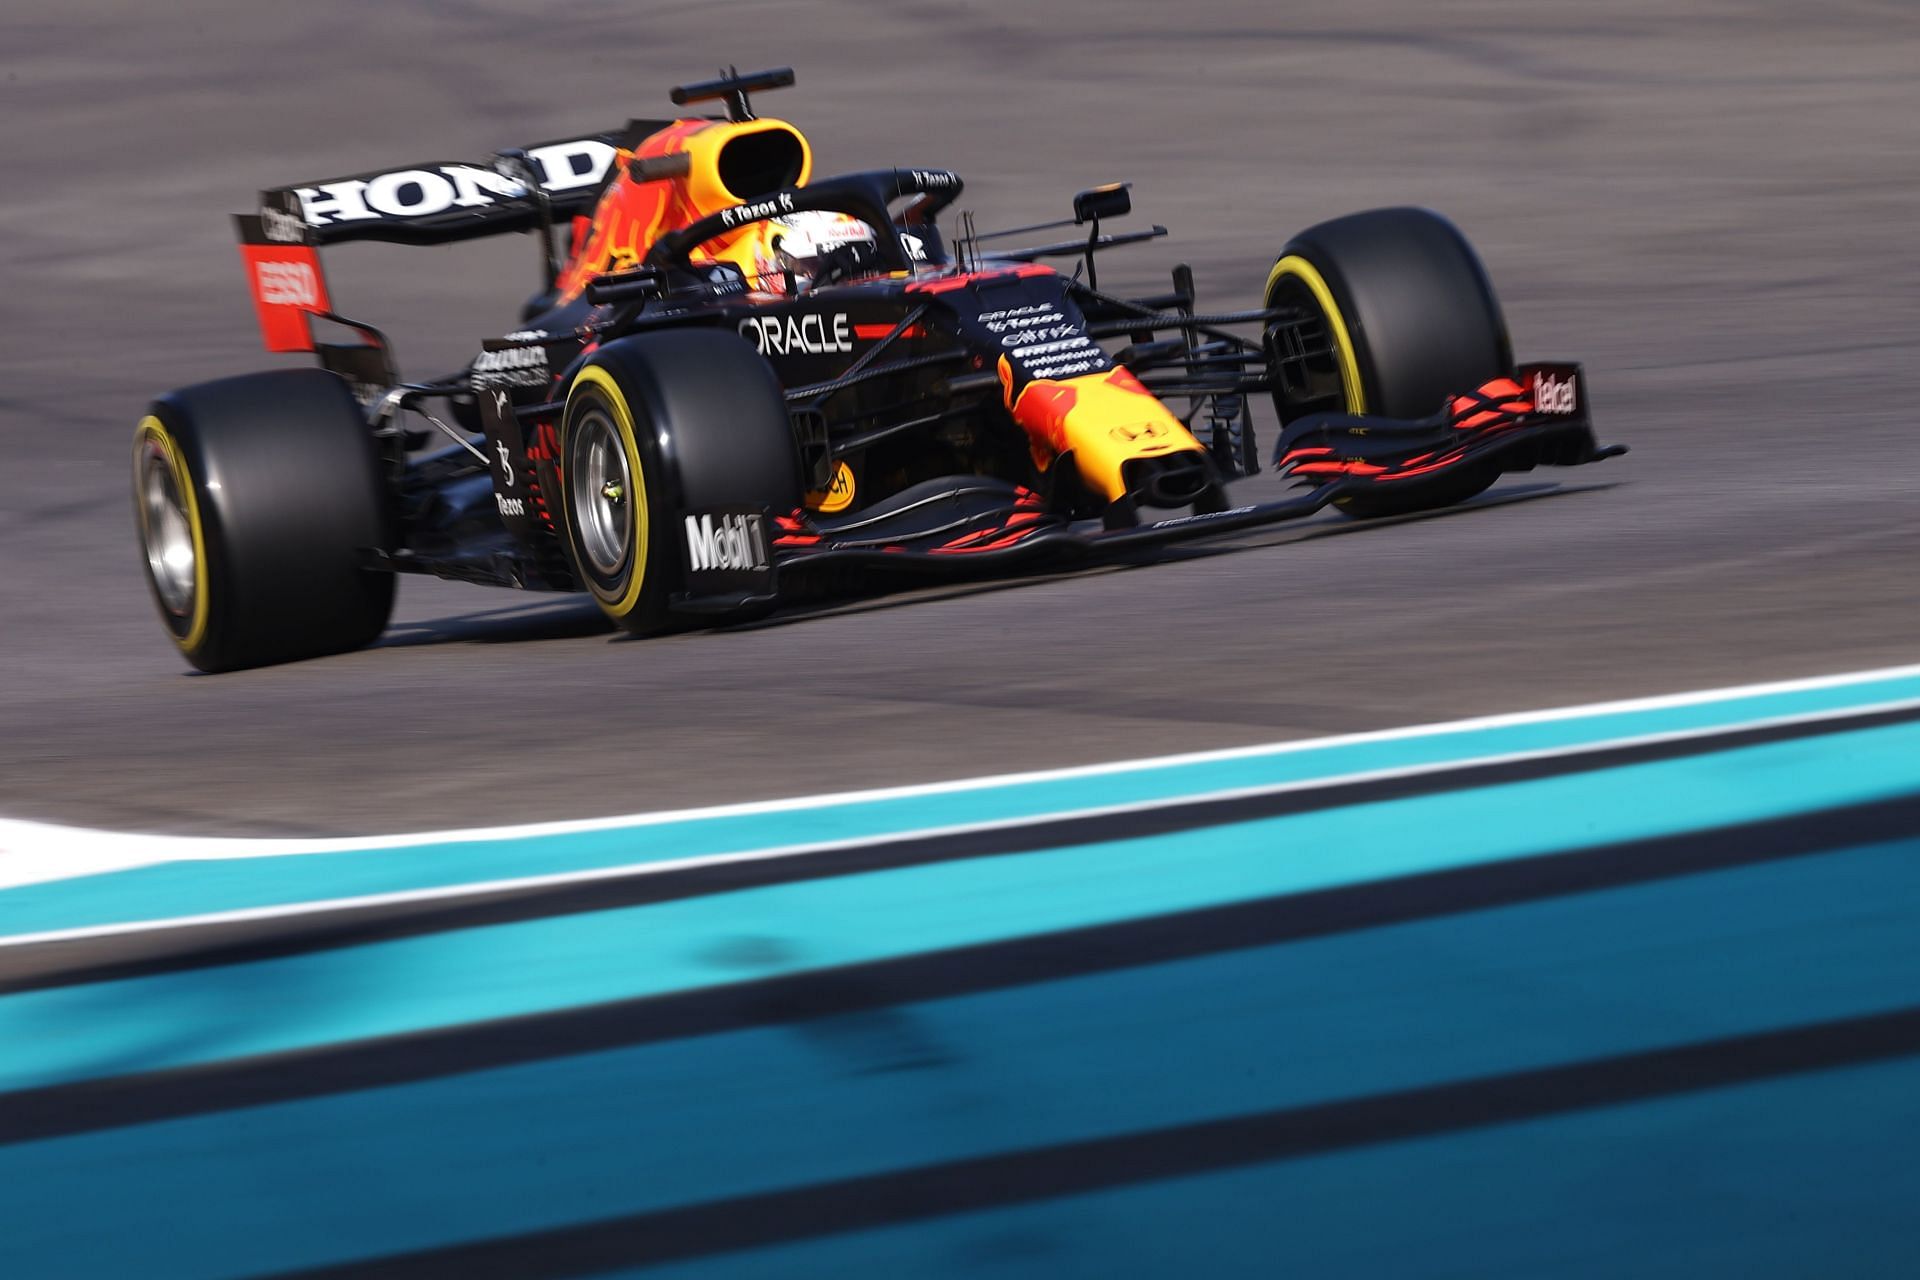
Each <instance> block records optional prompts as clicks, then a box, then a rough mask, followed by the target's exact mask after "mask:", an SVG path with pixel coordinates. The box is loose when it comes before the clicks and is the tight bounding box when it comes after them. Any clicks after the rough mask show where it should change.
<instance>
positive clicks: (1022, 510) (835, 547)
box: [674, 364, 1626, 614]
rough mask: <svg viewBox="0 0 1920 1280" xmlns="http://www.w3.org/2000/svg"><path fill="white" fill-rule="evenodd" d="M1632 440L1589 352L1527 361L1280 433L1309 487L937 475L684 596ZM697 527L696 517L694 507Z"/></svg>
mask: <svg viewBox="0 0 1920 1280" xmlns="http://www.w3.org/2000/svg"><path fill="white" fill-rule="evenodd" d="M1625 452H1626V446H1624V445H1611V446H1604V447H1603V446H1601V445H1600V444H1599V443H1598V442H1597V441H1596V439H1595V436H1594V433H1593V424H1592V421H1591V418H1590V417H1589V415H1588V410H1587V400H1586V390H1585V375H1584V373H1583V371H1582V369H1581V367H1580V366H1579V365H1577V364H1529V365H1523V366H1521V367H1520V369H1519V370H1518V371H1517V372H1516V373H1515V375H1514V376H1513V377H1512V378H1502V379H1496V380H1494V381H1492V382H1489V383H1487V384H1485V385H1484V386H1482V387H1480V388H1477V389H1476V390H1474V391H1471V392H1467V393H1465V394H1463V395H1460V396H1457V397H1454V398H1453V399H1452V400H1451V401H1450V402H1449V403H1448V404H1447V405H1446V406H1444V407H1443V408H1442V409H1441V411H1440V412H1439V413H1437V414H1435V415H1434V416H1433V417H1430V418H1425V419H1420V420H1400V419H1389V418H1377V417H1370V418H1360V417H1348V416H1346V415H1334V414H1319V415H1314V416H1313V417H1311V418H1307V419H1302V420H1300V421H1298V422H1294V423H1290V424H1288V426H1287V427H1286V428H1285V429H1284V430H1283V431H1282V433H1281V438H1280V442H1279V446H1278V448H1277V450H1276V454H1275V464H1276V467H1277V469H1278V470H1280V471H1281V472H1282V473H1283V474H1286V475H1289V476H1292V477H1295V478H1297V479H1298V480H1299V481H1300V483H1301V484H1302V486H1303V487H1302V488H1301V490H1300V491H1299V492H1297V493H1295V494H1294V495H1292V496H1290V497H1286V498H1282V499H1278V500H1275V501H1271V502H1261V503H1253V504H1249V505H1246V506H1237V507H1230V508H1227V509H1226V510H1222V511H1211V512H1203V513H1196V514H1193V515H1184V516H1174V517H1170V518H1168V519H1165V520H1156V521H1152V522H1150V523H1145V524H1140V525H1137V526H1134V527H1130V528H1118V529H1109V528H1103V527H1101V526H1100V525H1098V524H1096V523H1094V522H1091V521H1078V522H1074V521H1069V520H1067V519H1065V518H1064V517H1062V516H1060V515H1058V514H1056V513H1054V512H1051V511H1049V510H1047V507H1046V503H1045V501H1044V500H1043V499H1042V497H1041V496H1040V495H1039V494H1037V493H1035V492H1033V491H1032V490H1031V489H1028V488H1026V487H1024V486H1020V485H1015V484H1011V483H1008V482H1006V481H1001V480H995V479H991V478H986V477H954V478H950V479H942V480H932V481H928V482H925V483H923V484H920V485H916V486H914V487H912V488H910V489H907V490H905V491H903V492H902V493H899V494H896V495H894V496H893V497H891V498H888V499H886V500H884V501H882V502H880V503H877V504H875V505H874V506H872V507H869V508H866V509H863V510H861V511H859V512H855V513H851V514H849V515H846V516H841V517H830V516H821V515H818V514H816V513H811V512H795V513H793V514H791V515H775V516H771V517H769V518H768V519H767V521H766V524H765V533H766V540H767V549H766V552H765V554H764V571H763V572H762V573H761V574H760V575H758V577H757V578H756V579H755V580H754V581H753V582H752V583H751V584H749V583H747V582H744V581H742V579H741V578H740V577H739V576H738V575H737V574H735V575H729V577H728V579H727V580H726V581H724V582H722V581H719V580H717V578H716V579H713V580H705V579H707V575H704V574H703V573H702V572H700V571H699V570H698V569H697V568H696V569H695V570H694V571H692V572H690V573H689V575H688V583H689V587H690V590H689V591H688V592H686V593H683V594H682V595H680V596H678V597H677V598H676V599H675V601H674V606H675V608H676V609H677V610H678V611H680V612H685V613H694V614H699V613H722V612H732V611H734V610H737V609H738V608H739V607H740V606H741V605H742V604H743V603H746V602H750V601H762V602H766V603H773V602H775V601H777V600H779V599H781V598H782V597H784V596H786V595H788V594H792V593H791V592H790V591H789V590H788V589H787V588H788V587H790V586H797V585H798V581H799V580H803V579H808V578H814V577H817V576H819V575H820V574H822V572H823V571H829V570H838V569H846V568H853V569H862V570H870V571H871V570H878V571H881V572H888V571H897V572H899V573H901V574H903V575H915V576H940V575H957V574H969V575H971V574H979V573H982V572H988V571H1002V570H1006V569H1011V568H1027V567H1033V566H1036V565H1042V564H1047V563H1068V562H1073V561H1086V560H1090V559H1096V558H1099V557H1101V556H1103V555H1107V554H1111V553H1116V552H1119V551H1123V550H1133V549H1138V548H1140V547H1143V546H1153V545H1160V544H1167V543H1175V542H1183V541H1189V540H1192V539H1195V538H1206V537H1214V536H1217V535H1220V534H1225V533H1231V532H1235V531H1237V530H1241V529H1248V528H1255V527H1258V526H1262V525H1270V524H1278V523H1281V522H1283V521H1287V520H1297V519H1300V518H1302V517H1304V516H1310V515H1312V514H1314V513H1315V512H1318V511H1320V510H1322V509H1323V508H1325V507H1327V506H1328V505H1330V504H1332V503H1333V502H1335V501H1336V500H1338V499H1340V498H1343V497H1347V496H1359V495H1363V494H1369V493H1373V494H1379V493H1384V492H1386V491H1387V490H1390V489H1392V488H1395V487H1398V486H1402V485H1419V484H1426V483H1432V482H1434V481H1438V480H1442V479H1444V478H1445V477H1446V476H1447V475H1449V474H1453V473H1457V472H1459V471H1462V470H1467V469H1474V468H1484V467H1494V468H1497V469H1498V470H1499V471H1503V472H1504V471H1526V470H1531V469H1532V468H1534V467H1536V466H1577V465H1580V464H1583V463H1588V462H1598V461H1600V460H1601V459H1603V458H1609V457H1614V456H1617V455H1619V454H1622V453H1625ZM688 521H689V527H690V528H694V527H696V525H697V517H691V516H690V517H688Z"/></svg>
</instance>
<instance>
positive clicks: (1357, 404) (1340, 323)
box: [1266, 254, 1367, 413]
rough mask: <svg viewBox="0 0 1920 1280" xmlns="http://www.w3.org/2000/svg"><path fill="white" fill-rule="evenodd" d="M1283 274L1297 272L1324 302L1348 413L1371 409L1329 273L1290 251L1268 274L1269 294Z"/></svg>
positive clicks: (1320, 301) (1312, 291)
mask: <svg viewBox="0 0 1920 1280" xmlns="http://www.w3.org/2000/svg"><path fill="white" fill-rule="evenodd" d="M1282 276H1293V277H1294V278H1295V279H1297V280H1299V281H1300V283H1301V284H1304V285H1306V286H1307V291H1308V292H1309V293H1311V294H1313V297H1314V301H1316V302H1318V303H1319V304H1320V310H1321V311H1323V312H1325V313H1326V317H1327V327H1328V328H1329V329H1331V330H1332V331H1333V350H1334V355H1335V356H1336V357H1337V358H1338V360H1339V362H1340V385H1341V387H1342V389H1344V390H1345V392H1346V396H1347V412H1348V413H1365V412H1366V411H1367V393H1366V389H1365V387H1364V386H1363V384H1362V383H1361V381H1360V358H1359V356H1358V354H1357V353H1356V352H1355V351H1354V348H1353V335H1352V334H1351V333H1349V332H1348V331H1347V319H1346V317H1345V316H1344V315H1342V314H1341V313H1340V304H1339V303H1337V302H1335V301H1334V300H1333V290H1332V289H1331V288H1329V287H1328V285H1327V281H1326V277H1325V276H1322V275H1321V274H1320V271H1319V268H1317V267H1315V266H1314V265H1313V264H1312V263H1311V262H1308V261H1307V260H1306V259H1305V258H1302V257H1300V256H1298V255H1297V254H1293V255H1289V256H1287V257H1285V258H1282V259H1280V261H1278V262H1276V263H1274V264H1273V272H1272V274H1270V275H1268V276H1267V292H1266V298H1267V301H1268V303H1269V304H1271V303H1272V301H1273V286H1274V285H1276V284H1278V283H1279V282H1280V278H1281V277H1282Z"/></svg>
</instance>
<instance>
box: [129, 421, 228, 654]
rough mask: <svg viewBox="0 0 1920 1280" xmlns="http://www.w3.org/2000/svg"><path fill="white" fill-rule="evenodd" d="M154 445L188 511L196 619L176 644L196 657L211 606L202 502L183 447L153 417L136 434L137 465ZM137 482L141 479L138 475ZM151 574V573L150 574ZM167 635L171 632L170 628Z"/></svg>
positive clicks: (143, 505)
mask: <svg viewBox="0 0 1920 1280" xmlns="http://www.w3.org/2000/svg"><path fill="white" fill-rule="evenodd" d="M149 441H151V442H152V443H153V444H154V445H156V446H158V447H159V450H160V456H161V457H163V458H165V459H166V462H167V468H168V470H170V471H171V472H172V473H173V483H174V485H175V487H176V488H178V489H179V491H180V500H181V502H183V503H184V504H185V505H186V508H187V529H188V531H189V532H190V533H192V535H193V617H192V618H191V619H190V620H189V622H188V623H187V633H186V635H184V636H174V637H173V642H174V643H175V644H177V645H179V646H180V650H181V652H183V653H189V654H190V653H193V652H194V651H195V650H197V649H198V648H199V647H200V646H201V644H202V643H203V642H205V640H206V638H207V618H208V616H209V612H210V605H209V602H208V599H207V538H206V534H205V533H204V532H203V531H202V530H201V526H200V500H199V498H198V497H197V496H196V495H195V493H194V489H193V477H192V476H190V475H188V474H187V464H186V460H185V459H184V458H182V457H181V456H180V446H179V444H178V443H177V442H176V441H175V440H174V438H173V434H172V433H171V432H169V431H168V430H167V426H166V424H165V423H164V422H162V421H160V419H159V418H157V417H154V416H153V415H152V414H149V415H147V416H146V417H144V418H142V419H140V426H139V427H138V428H137V429H136V430H135V431H134V435H133V445H134V452H133V456H134V465H135V466H136V467H144V466H145V465H146V447H147V444H148V442H149ZM134 479H135V481H136V482H138V481H140V479H141V477H140V476H138V475H136V476H135V477H134ZM146 525H147V504H146V501H145V497H144V495H142V500H141V503H140V531H141V534H142V535H143V536H142V541H143V542H144V541H145V534H146V533H147V528H146ZM149 572H151V571H149ZM168 631H172V628H171V627H169V628H168Z"/></svg>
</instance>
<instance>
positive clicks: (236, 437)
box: [133, 369, 394, 671]
mask: <svg viewBox="0 0 1920 1280" xmlns="http://www.w3.org/2000/svg"><path fill="white" fill-rule="evenodd" d="M133 461H134V477H133V478H134V490H133V492H134V521H135V525H136V527H137V529H138V531H139V535H140V542H141V547H142V550H143V551H144V552H145V560H146V569H147V584H148V586H149V588H151V590H152V593H153V598H154V603H155V604H156V605H157V606H158V607H159V610H160V619H161V622H162V624H163V625H164V626H165V627H166V629H167V633H168V635H170V636H171V637H172V638H173V642H174V643H175V644H176V645H177V646H178V647H179V649H180V652H181V653H182V654H183V655H184V656H185V657H186V659H187V661H189V662H191V663H192V664H193V665H194V666H196V667H198V668H199V669H200V670H202V671H232V670H236V669H238V668H242V667H256V666H263V665H266V664H268V663H274V662H289V661H293V660H295V659H299V658H311V657H317V656H319V655H322V654H328V653H341V652H345V651H347V650H350V649H358V648H360V647H361V646H363V645H366V644H368V643H370V642H371V641H372V640H373V639H374V638H375V637H377V636H378V635H379V634H380V633H381V631H383V630H384V629H385V628H386V625H387V619H388V618H389V617H390V616H391V615H392V612H393V589H394V581H393V575H392V574H391V573H385V572H380V571H377V570H371V569H368V568H366V567H365V565H366V557H367V553H368V552H369V551H374V550H386V549H388V548H390V547H391V546H392V529H393V525H392V515H391V512H390V510H389V507H388V502H387V492H386V485H385V481H384V479H383V477H382V474H381V468H380V461H379V456H378V453H377V452H376V450H375V447H374V440H373V435H372V432H371V431H369V430H368V427H367V421H366V418H365V416H364V415H363V414H362V413H361V411H360V406H359V405H358V403H357V402H356V401H355V400H354V398H353V395H352V393H351V392H349V391H348V390H347V386H346V383H344V382H343V381H341V380H340V378H339V377H337V376H336V375H334V374H331V373H327V372H325V371H324V370H320V369H279V370H274V371H272V372H268V373H255V374H247V375H244V376H242V377H238V378H224V379H221V380H219V381H217V382H205V383H201V384H199V385H197V386H192V387H184V388H182V389H180V390H178V391H173V392H169V393H168V394H166V395H164V396H162V397H160V398H159V399H158V400H156V401H155V402H154V403H153V406H152V409H151V410H150V412H149V414H148V416H147V417H146V418H144V419H142V420H141V422H140V425H139V427H138V428H136V429H135V432H134V459H133Z"/></svg>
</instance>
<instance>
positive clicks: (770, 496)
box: [560, 329, 802, 635]
mask: <svg viewBox="0 0 1920 1280" xmlns="http://www.w3.org/2000/svg"><path fill="white" fill-rule="evenodd" d="M560 456H561V471H560V474H561V477H562V480H561V485H560V488H561V497H562V501H561V506H562V508H563V511H564V513H565V523H566V531H567V546H568V550H569V553H570V554H571V556H572V557H573V562H574V568H575V571H576V573H577V574H578V577H579V580H580V582H581V583H582V584H584V585H585V586H586V588H587V590H588V591H590V592H591V593H592V595H593V598H594V599H595V601H597V602H598V603H599V605H600V607H601V609H602V610H604V611H605V613H606V615H607V616H608V617H609V618H611V619H612V620H613V621H614V623H615V624H617V625H618V626H620V627H621V628H623V629H625V630H627V631H630V632H633V633H634V634H636V635H651V634H655V633H658V632H660V631H664V630H666V629H667V628H668V627H669V626H670V625H671V623H672V618H671V617H670V614H669V604H670V602H671V600H672V598H673V596H674V595H675V593H677V592H680V591H683V590H684V589H685V588H684V584H685V559H684V557H683V553H682V549H681V530H680V528H679V521H680V516H681V513H682V512H685V511H689V510H698V509H701V508H714V507H753V508H765V509H766V510H768V511H770V512H772V513H774V514H778V515H784V514H787V513H788V512H791V511H794V510H796V509H797V508H798V507H799V506H800V499H801V493H802V485H801V476H800V455H799V450H798V449H797V447H796V446H795V443H794V437H793V429H792V427H791V426H790V425H789V421H788V418H787V406H786V399H785V396H784V395H783V394H782V392H781V388H780V383H779V381H778V380H777V379H776V378H775V376H774V373H773V367H772V366H771V365H769V364H768V363H767V361H766V359H765V358H764V357H763V356H761V355H760V353H759V352H757V351H755V350H754V349H753V347H752V346H750V345H749V344H748V343H746V342H744V341H743V340H741V339H740V338H739V337H738V336H737V335H735V334H733V333H730V332H727V331H724V330H718V329H682V330H670V331H665V332H660V333H645V334H637V335H635V336H633V337H629V338H622V339H620V340H618V341H616V342H611V343H608V344H607V345H606V346H604V347H602V348H601V349H600V350H598V351H596V352H595V353H594V354H593V355H592V356H591V357H590V358H589V359H588V360H587V362H586V364H585V365H584V366H582V368H581V369H580V371H579V373H577V374H576V375H575V376H574V379H573V382H572V384H571V386H570V387H569V389H568V392H567V405H566V412H565V414H564V415H563V419H562V423H561V430H560ZM765 608H766V605H765V603H764V602H760V603H757V604H743V605H742V606H741V607H740V608H739V609H737V610H736V611H735V612H734V614H733V615H732V617H733V618H734V619H735V620H737V619H739V618H742V617H748V616H753V615H755V614H757V613H762V612H765ZM708 616H709V617H710V618H714V620H722V619H723V618H724V616H725V615H720V616H718V617H716V616H715V615H708Z"/></svg>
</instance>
